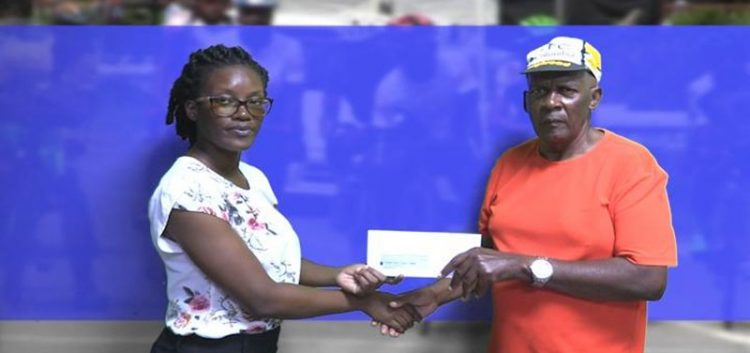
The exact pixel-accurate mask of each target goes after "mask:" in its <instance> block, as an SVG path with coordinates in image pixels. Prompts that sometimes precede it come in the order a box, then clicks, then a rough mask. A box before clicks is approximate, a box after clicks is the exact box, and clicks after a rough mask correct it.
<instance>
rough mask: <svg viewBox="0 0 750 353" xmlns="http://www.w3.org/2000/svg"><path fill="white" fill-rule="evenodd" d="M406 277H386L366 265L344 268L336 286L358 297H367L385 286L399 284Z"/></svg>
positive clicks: (337, 277)
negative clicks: (384, 284) (385, 284)
mask: <svg viewBox="0 0 750 353" xmlns="http://www.w3.org/2000/svg"><path fill="white" fill-rule="evenodd" d="M403 279H404V276H398V277H386V276H385V275H384V274H382V273H380V271H378V270H376V269H374V268H372V267H369V266H367V265H364V264H354V265H349V266H346V267H344V268H343V269H342V270H341V272H339V274H338V275H337V276H336V284H337V285H338V286H339V287H341V289H343V290H344V291H345V292H347V293H349V294H354V295H356V296H366V295H368V294H370V293H372V292H374V291H375V290H377V289H378V288H380V286H382V285H383V283H387V284H397V283H399V282H401V280H403Z"/></svg>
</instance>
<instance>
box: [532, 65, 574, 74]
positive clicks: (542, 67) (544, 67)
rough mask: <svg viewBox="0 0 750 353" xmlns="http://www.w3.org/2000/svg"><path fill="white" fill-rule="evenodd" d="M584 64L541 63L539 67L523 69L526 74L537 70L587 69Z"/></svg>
mask: <svg viewBox="0 0 750 353" xmlns="http://www.w3.org/2000/svg"><path fill="white" fill-rule="evenodd" d="M587 70H588V68H586V67H585V66H583V65H573V64H571V65H570V66H560V65H539V66H537V67H534V68H531V69H526V70H524V71H523V73H524V74H531V73H535V72H554V71H587Z"/></svg>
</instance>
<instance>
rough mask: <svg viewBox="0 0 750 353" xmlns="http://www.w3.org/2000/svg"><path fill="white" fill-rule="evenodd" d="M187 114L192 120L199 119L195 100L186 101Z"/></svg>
mask: <svg viewBox="0 0 750 353" xmlns="http://www.w3.org/2000/svg"><path fill="white" fill-rule="evenodd" d="M185 114H187V117H188V119H190V120H192V121H196V120H198V105H197V104H195V101H193V100H189V101H186V102H185Z"/></svg>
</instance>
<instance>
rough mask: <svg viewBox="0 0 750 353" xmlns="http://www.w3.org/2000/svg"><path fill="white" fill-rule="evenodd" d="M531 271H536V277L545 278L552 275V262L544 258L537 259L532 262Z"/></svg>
mask: <svg viewBox="0 0 750 353" xmlns="http://www.w3.org/2000/svg"><path fill="white" fill-rule="evenodd" d="M531 272H533V273H534V277H536V278H539V279H545V278H549V277H550V276H552V264H550V263H549V261H547V260H544V259H537V260H534V262H533V263H531Z"/></svg>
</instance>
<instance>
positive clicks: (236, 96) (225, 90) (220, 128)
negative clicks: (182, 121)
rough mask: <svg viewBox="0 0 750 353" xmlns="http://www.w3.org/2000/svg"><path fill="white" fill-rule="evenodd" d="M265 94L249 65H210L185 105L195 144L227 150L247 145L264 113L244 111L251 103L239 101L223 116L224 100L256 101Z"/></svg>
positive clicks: (247, 146)
mask: <svg viewBox="0 0 750 353" xmlns="http://www.w3.org/2000/svg"><path fill="white" fill-rule="evenodd" d="M265 98H266V97H265V87H264V86H263V81H261V78H260V76H259V75H258V74H257V73H256V72H255V71H253V70H252V69H250V68H249V67H247V66H242V65H231V66H224V67H220V68H217V69H213V70H212V71H210V72H209V73H208V76H207V77H206V80H205V82H204V84H203V87H202V89H201V90H200V92H199V94H198V98H196V99H195V100H191V101H188V102H187V103H186V105H185V107H186V110H187V113H188V117H189V118H190V119H191V120H193V121H194V122H195V124H196V141H195V144H196V145H197V146H202V145H204V146H205V145H210V146H212V147H213V148H216V149H219V150H223V151H228V152H242V151H244V150H246V149H248V148H249V147H250V146H251V145H252V144H253V142H254V141H255V137H256V136H257V135H258V132H259V131H260V125H261V123H262V122H263V117H264V116H263V114H258V113H251V112H250V111H248V106H249V105H250V104H252V103H249V104H247V105H246V104H239V106H238V107H237V111H235V112H234V113H233V114H229V115H228V116H227V108H226V105H227V104H226V102H231V101H232V100H239V101H240V102H248V101H249V102H258V101H261V100H263V99H265ZM231 111H232V109H229V112H230V113H231ZM217 112H218V114H217Z"/></svg>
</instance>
